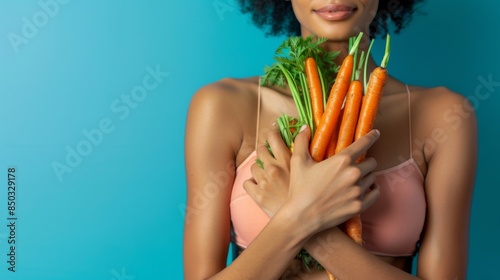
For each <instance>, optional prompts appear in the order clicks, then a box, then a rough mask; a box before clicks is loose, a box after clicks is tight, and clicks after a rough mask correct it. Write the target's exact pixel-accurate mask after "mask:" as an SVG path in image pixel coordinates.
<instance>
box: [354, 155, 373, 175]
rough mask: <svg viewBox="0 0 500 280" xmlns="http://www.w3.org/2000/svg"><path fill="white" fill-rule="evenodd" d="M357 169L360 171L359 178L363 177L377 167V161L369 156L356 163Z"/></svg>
mask: <svg viewBox="0 0 500 280" xmlns="http://www.w3.org/2000/svg"><path fill="white" fill-rule="evenodd" d="M357 166H358V168H359V170H360V171H361V176H360V177H361V178H363V177H365V176H366V175H367V174H368V173H370V172H372V171H373V170H375V168H376V167H377V161H376V160H375V159H374V158H372V157H370V158H366V159H364V160H363V161H362V162H360V163H358V164H357Z"/></svg>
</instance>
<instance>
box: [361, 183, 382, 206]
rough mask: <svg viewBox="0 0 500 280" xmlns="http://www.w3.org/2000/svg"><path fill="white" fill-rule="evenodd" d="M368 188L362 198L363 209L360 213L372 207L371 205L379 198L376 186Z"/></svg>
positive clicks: (378, 190)
mask: <svg viewBox="0 0 500 280" xmlns="http://www.w3.org/2000/svg"><path fill="white" fill-rule="evenodd" d="M369 187H371V188H370V189H369V190H368V191H367V192H366V193H365V194H364V195H363V198H362V204H363V208H362V211H361V212H363V211H365V210H366V209H368V207H370V206H372V204H373V203H375V201H377V199H378V198H379V196H380V189H379V186H378V185H377V184H374V185H370V186H369Z"/></svg>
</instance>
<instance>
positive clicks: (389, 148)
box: [225, 78, 426, 271]
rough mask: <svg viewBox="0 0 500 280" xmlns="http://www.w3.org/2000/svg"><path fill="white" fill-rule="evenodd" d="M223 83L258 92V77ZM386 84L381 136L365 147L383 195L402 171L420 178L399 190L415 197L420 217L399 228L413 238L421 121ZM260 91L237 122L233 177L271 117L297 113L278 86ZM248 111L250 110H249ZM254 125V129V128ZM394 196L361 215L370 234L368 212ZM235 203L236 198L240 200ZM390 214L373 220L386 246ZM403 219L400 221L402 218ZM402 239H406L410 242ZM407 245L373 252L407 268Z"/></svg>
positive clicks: (392, 191)
mask: <svg viewBox="0 0 500 280" xmlns="http://www.w3.org/2000/svg"><path fill="white" fill-rule="evenodd" d="M225 82H228V83H235V86H236V88H242V89H244V91H246V92H249V93H250V94H253V95H254V98H255V99H257V98H258V96H259V93H258V91H259V87H258V78H250V79H245V80H227V81H225ZM388 85H389V84H388ZM386 89H387V90H386V92H385V93H384V98H383V99H382V102H381V105H380V110H379V114H378V116H377V122H376V124H375V127H376V128H377V129H379V130H380V132H381V138H380V140H379V141H378V142H377V143H376V144H375V145H374V146H373V147H372V148H371V149H370V151H369V154H368V156H373V157H374V158H376V159H377V162H378V168H377V172H378V173H377V175H378V176H377V181H378V182H379V183H380V184H383V185H385V189H381V192H382V195H381V197H382V198H383V197H385V196H388V197H390V196H391V195H393V196H398V194H397V192H398V190H399V189H398V188H397V183H398V182H397V181H398V180H402V179H404V178H405V176H407V175H405V174H409V173H408V172H410V173H414V174H412V176H414V178H417V180H420V181H419V182H418V184H420V186H414V187H413V188H412V189H411V190H410V191H405V192H404V194H403V195H406V196H408V197H406V198H405V199H404V201H413V202H415V200H416V203H415V204H414V206H416V207H418V208H419V209H420V210H419V211H420V213H417V215H416V216H417V217H418V219H419V220H418V221H406V223H407V224H406V225H404V227H405V228H407V230H408V231H410V232H409V233H407V234H406V235H412V237H411V238H413V240H414V239H415V236H417V238H418V236H419V234H420V232H416V231H421V229H422V227H423V223H424V220H423V219H424V217H425V206H424V209H423V211H424V212H423V213H422V209H421V208H422V203H423V204H424V205H425V192H424V188H423V179H424V174H425V172H426V166H425V161H422V160H419V159H423V156H422V155H423V153H422V150H421V149H420V147H418V146H416V145H415V144H418V143H415V141H411V144H410V139H411V138H413V139H416V137H415V136H416V135H418V129H419V127H420V126H421V124H420V123H419V117H418V112H419V111H418V110H414V112H413V113H411V116H410V111H409V102H408V101H409V100H408V97H409V96H408V93H407V91H406V88H405V87H404V85H401V84H398V83H394V86H392V87H386ZM260 91H261V92H260V100H259V102H252V104H254V105H258V104H260V108H258V106H255V108H248V110H245V112H247V116H245V117H244V118H242V120H245V119H246V120H247V121H246V122H244V123H242V124H241V125H242V126H244V127H243V129H242V131H244V132H243V136H242V143H241V145H240V147H241V148H240V149H239V151H238V153H237V154H236V164H237V166H239V168H238V169H239V170H238V171H239V172H240V173H238V172H237V174H236V176H237V177H236V180H242V179H244V177H247V176H248V174H246V175H242V174H241V169H243V168H244V166H245V165H247V164H248V165H251V164H252V163H253V162H252V153H253V152H254V150H255V146H256V145H262V144H264V141H265V135H266V132H267V131H268V130H269V129H270V128H271V127H272V124H273V123H274V122H275V121H276V118H277V117H278V116H279V115H281V114H282V113H286V114H289V115H292V116H295V115H296V110H295V105H294V103H293V100H292V98H291V96H290V95H289V94H288V93H287V92H286V91H285V90H282V89H279V88H272V89H270V88H265V87H262V88H260ZM420 91H421V90H420V89H414V88H412V90H411V92H412V95H413V97H412V98H411V102H412V106H413V107H415V100H418V95H419V94H421V93H419V92H420ZM252 106H253V105H252ZM251 112H254V113H253V114H252V113H251ZM415 112H416V113H415ZM410 117H411V121H410ZM257 120H258V121H257ZM410 124H411V126H410ZM257 126H258V131H257V132H256V127H257ZM411 133H413V136H410V134H411ZM256 134H257V137H256ZM390 135H397V137H390ZM399 170H402V171H399ZM412 170H413V171H412ZM247 172H248V171H247ZM405 172H406V173H405ZM417 173H418V174H417ZM238 176H242V178H239V179H238ZM419 178H420V179H419ZM238 184H239V183H236V184H235V185H238ZM384 192H385V193H386V195H384V194H383V193H384ZM241 194H242V193H241V192H240V193H235V192H234V190H233V197H232V203H233V202H234V201H235V200H238V199H239V200H241V199H242V197H238V196H241ZM398 197H401V195H400V194H399V196H398ZM412 197H415V199H412ZM245 200H246V201H245V202H243V203H245V204H246V205H240V206H238V207H239V208H240V209H245V208H247V207H250V208H248V209H251V207H254V205H251V201H248V198H247V199H245ZM397 200H398V199H392V200H391V199H386V200H385V201H384V199H380V201H378V202H377V203H376V204H374V205H373V206H372V208H373V209H375V210H376V211H372V212H367V214H365V219H364V222H365V228H366V229H365V230H366V231H368V232H369V231H373V232H375V233H377V232H379V233H380V232H381V230H380V229H378V230H377V228H375V229H370V220H374V218H375V220H376V217H371V216H374V215H371V214H370V213H381V212H384V211H385V210H384V208H387V207H386V206H387V205H386V204H387V202H391V201H397ZM239 203H241V201H240V202H239ZM398 207H400V208H401V205H399V206H398ZM403 207H404V206H403ZM411 208H412V207H406V209H410V210H409V211H412V210H411ZM373 209H372V210H373ZM258 210H260V209H258ZM254 212H255V211H254ZM396 214H397V213H396ZM252 215H255V213H252ZM257 215H264V216H263V217H259V218H258V219H259V220H260V221H261V223H264V225H265V223H266V218H267V216H265V214H264V213H263V212H262V213H259V214H257ZM414 216H415V215H414ZM391 219H392V220H391ZM391 219H386V221H385V224H384V220H383V219H382V222H381V221H380V220H379V221H376V222H377V223H378V224H377V225H374V226H380V225H383V226H384V227H386V228H387V229H386V231H385V233H384V234H382V235H383V236H384V237H383V239H384V240H386V241H387V242H388V246H390V240H391V239H392V238H397V236H391V232H392V234H394V233H397V234H398V232H397V231H396V232H395V231H394V230H392V229H390V226H391V221H393V220H394V219H397V217H396V218H395V217H392V218H391ZM399 219H400V220H401V219H404V215H403V216H401V215H400V217H399ZM240 220H241V219H240ZM402 222H403V223H404V221H402ZM261 226H262V225H257V226H256V227H255V230H256V231H257V233H256V234H258V231H259V230H260V228H261ZM254 234H255V233H254ZM399 234H401V233H399ZM371 235H373V234H368V236H371ZM375 239H376V240H374V241H377V240H380V237H378V239H377V237H375ZM412 242H413V241H412ZM414 242H415V243H416V240H414ZM407 243H410V244H411V242H407ZM411 249H412V248H410V249H408V248H406V249H405V251H406V253H405V255H401V256H398V254H388V255H389V256H381V255H380V254H384V252H378V253H379V254H378V255H380V256H379V257H380V258H381V259H383V260H384V261H386V262H388V263H391V264H393V265H395V266H397V267H399V268H401V269H404V270H407V271H408V270H409V269H411V255H413V252H410V254H409V255H408V251H412V250H411ZM391 255H392V256H391Z"/></svg>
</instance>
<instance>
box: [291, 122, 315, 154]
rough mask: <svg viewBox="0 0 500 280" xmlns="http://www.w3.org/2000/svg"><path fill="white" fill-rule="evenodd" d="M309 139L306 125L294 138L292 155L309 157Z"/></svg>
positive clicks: (308, 129) (308, 130) (309, 131)
mask: <svg viewBox="0 0 500 280" xmlns="http://www.w3.org/2000/svg"><path fill="white" fill-rule="evenodd" d="M310 139H311V129H310V128H309V126H307V125H303V126H302V127H301V128H300V133H299V134H298V135H297V137H295V141H294V142H293V143H294V146H293V154H294V155H302V156H304V155H309V156H310V153H309V140H310Z"/></svg>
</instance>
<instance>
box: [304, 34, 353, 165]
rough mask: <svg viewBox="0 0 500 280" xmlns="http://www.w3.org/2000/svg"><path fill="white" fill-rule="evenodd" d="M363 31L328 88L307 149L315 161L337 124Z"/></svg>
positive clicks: (319, 158)
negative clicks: (326, 99)
mask: <svg viewBox="0 0 500 280" xmlns="http://www.w3.org/2000/svg"><path fill="white" fill-rule="evenodd" d="M362 36H363V33H362V32H360V34H359V36H358V38H357V39H356V42H355V43H354V44H353V47H352V48H351V50H350V51H349V54H348V55H347V56H346V57H345V58H344V60H343V61H342V65H341V66H340V69H339V71H338V73H337V77H336V78H335V83H334V84H333V86H332V89H331V90H330V96H329V97H328V101H327V102H326V108H325V111H324V112H323V116H322V117H321V121H320V123H319V125H318V127H317V128H316V132H315V133H314V136H313V139H312V141H311V144H310V146H309V150H310V153H311V156H312V158H313V159H314V160H315V161H321V160H323V158H324V157H325V153H326V149H327V147H328V141H329V140H330V137H331V135H332V133H333V131H334V130H335V128H336V126H337V125H338V119H339V115H340V109H341V108H342V103H343V102H344V99H345V95H346V93H347V90H348V88H349V83H350V81H351V76H352V69H353V64H354V55H353V54H354V52H355V51H356V50H357V48H358V45H359V41H361V38H362Z"/></svg>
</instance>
